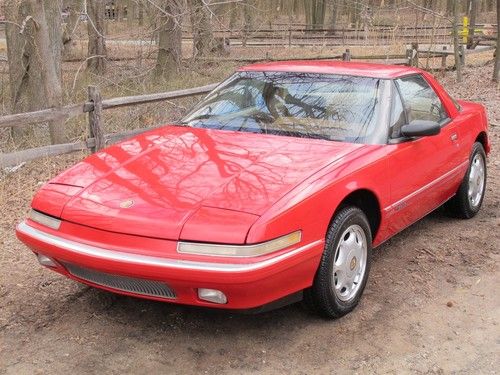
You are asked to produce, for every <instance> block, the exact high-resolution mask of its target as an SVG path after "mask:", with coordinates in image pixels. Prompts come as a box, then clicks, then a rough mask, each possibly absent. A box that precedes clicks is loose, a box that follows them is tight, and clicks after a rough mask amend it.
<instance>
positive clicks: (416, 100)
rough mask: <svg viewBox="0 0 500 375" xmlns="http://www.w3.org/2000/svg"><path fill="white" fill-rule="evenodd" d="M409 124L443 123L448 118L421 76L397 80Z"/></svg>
mask: <svg viewBox="0 0 500 375" xmlns="http://www.w3.org/2000/svg"><path fill="white" fill-rule="evenodd" d="M396 84H397V85H398V87H399V92H400V93H401V97H402V99H403V105H404V108H405V111H406V116H407V118H408V122H412V121H414V120H427V121H435V122H438V123H441V122H442V121H444V120H445V119H447V118H448V114H447V113H446V110H445V109H444V107H443V103H441V100H440V99H439V97H438V96H437V95H436V93H435V92H434V90H433V89H432V88H431V87H430V86H429V84H428V83H427V81H426V80H425V78H424V77H422V76H421V75H413V76H409V77H404V78H400V79H397V80H396Z"/></svg>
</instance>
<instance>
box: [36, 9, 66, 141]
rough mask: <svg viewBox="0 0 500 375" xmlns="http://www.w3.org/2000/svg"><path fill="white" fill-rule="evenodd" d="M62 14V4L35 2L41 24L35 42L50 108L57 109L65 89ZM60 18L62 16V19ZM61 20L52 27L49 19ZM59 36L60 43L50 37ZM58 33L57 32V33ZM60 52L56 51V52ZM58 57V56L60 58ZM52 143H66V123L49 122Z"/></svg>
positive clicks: (38, 24)
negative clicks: (62, 74) (62, 78)
mask: <svg viewBox="0 0 500 375" xmlns="http://www.w3.org/2000/svg"><path fill="white" fill-rule="evenodd" d="M61 11H62V2H58V1H46V2H45V3H44V0H33V13H34V20H35V22H36V24H37V30H36V32H35V43H36V47H37V51H38V57H39V59H40V66H41V69H40V73H41V77H42V84H43V89H44V90H43V91H44V94H45V101H46V106H47V107H49V108H57V107H61V106H62V87H61V44H62V36H61ZM57 15H58V16H59V17H58V16H57ZM49 18H50V19H52V20H54V21H55V20H58V21H59V22H54V23H55V24H49V23H48V19H49ZM51 29H52V30H53V32H52V34H53V35H54V34H55V38H56V41H59V43H52V42H51V38H50V34H51V32H50V31H51ZM54 30H57V31H58V32H57V31H56V32H54ZM55 49H56V50H55ZM56 56H57V57H56ZM49 131H50V140H51V142H52V144H57V143H64V141H65V136H64V120H54V121H51V122H50V123H49Z"/></svg>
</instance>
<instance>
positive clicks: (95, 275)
mask: <svg viewBox="0 0 500 375" xmlns="http://www.w3.org/2000/svg"><path fill="white" fill-rule="evenodd" d="M64 266H65V267H66V269H67V270H68V272H69V273H70V274H72V275H73V276H76V277H78V278H79V279H82V280H85V281H88V282H91V283H94V284H97V285H101V286H105V287H108V288H111V289H115V290H120V291H123V292H130V293H135V294H140V295H143V296H150V297H160V298H170V299H173V298H175V293H174V291H173V290H172V289H170V288H169V287H168V286H167V285H166V284H164V283H162V282H159V281H154V280H146V279H136V278H134V277H127V276H119V275H113V274H109V273H104V272H99V271H95V270H92V269H89V268H84V267H79V266H76V265H74V264H69V263H64Z"/></svg>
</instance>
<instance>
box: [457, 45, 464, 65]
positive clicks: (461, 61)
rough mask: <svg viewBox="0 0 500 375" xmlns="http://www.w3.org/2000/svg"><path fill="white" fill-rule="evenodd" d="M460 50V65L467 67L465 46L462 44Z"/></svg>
mask: <svg viewBox="0 0 500 375" xmlns="http://www.w3.org/2000/svg"><path fill="white" fill-rule="evenodd" d="M458 50H459V52H460V64H462V65H465V48H464V45H463V44H460V46H459V47H458Z"/></svg>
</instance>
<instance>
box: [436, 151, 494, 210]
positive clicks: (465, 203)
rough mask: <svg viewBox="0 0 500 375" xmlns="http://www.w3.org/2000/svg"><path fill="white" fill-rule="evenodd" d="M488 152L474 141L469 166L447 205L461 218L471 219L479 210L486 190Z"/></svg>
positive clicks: (447, 207)
mask: <svg viewBox="0 0 500 375" xmlns="http://www.w3.org/2000/svg"><path fill="white" fill-rule="evenodd" d="M486 176H487V170H486V153H485V152H484V148H483V145H482V144H481V143H479V142H476V143H474V145H473V146H472V152H471V156H470V162H469V168H467V173H466V174H465V176H464V179H463V181H462V183H461V184H460V187H459V188H458V190H457V193H456V194H455V196H454V197H453V198H451V199H450V200H449V201H448V202H447V203H446V205H445V208H446V209H447V211H448V213H449V214H451V215H452V216H454V217H457V218H460V219H470V218H472V217H474V216H476V214H477V213H478V212H479V210H480V209H481V205H482V203H483V199H484V193H485V191H486Z"/></svg>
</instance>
